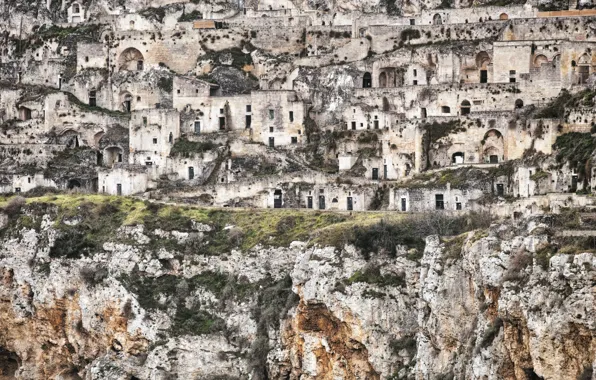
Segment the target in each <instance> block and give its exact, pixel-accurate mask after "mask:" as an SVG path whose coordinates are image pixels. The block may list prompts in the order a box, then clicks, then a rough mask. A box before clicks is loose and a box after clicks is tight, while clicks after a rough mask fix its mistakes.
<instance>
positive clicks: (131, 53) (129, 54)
mask: <svg viewBox="0 0 596 380" xmlns="http://www.w3.org/2000/svg"><path fill="white" fill-rule="evenodd" d="M143 67H144V58H143V54H142V53H141V52H140V51H138V50H137V49H135V48H128V49H126V50H124V51H123V52H122V53H121V54H120V57H119V58H118V68H119V69H120V70H128V71H142V70H143Z"/></svg>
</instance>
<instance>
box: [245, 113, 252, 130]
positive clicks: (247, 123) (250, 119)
mask: <svg viewBox="0 0 596 380" xmlns="http://www.w3.org/2000/svg"><path fill="white" fill-rule="evenodd" d="M251 124H252V116H250V115H246V128H250V126H251Z"/></svg>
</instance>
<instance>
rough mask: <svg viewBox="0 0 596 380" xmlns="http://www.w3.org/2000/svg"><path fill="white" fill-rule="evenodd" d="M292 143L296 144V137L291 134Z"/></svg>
mask: <svg viewBox="0 0 596 380" xmlns="http://www.w3.org/2000/svg"><path fill="white" fill-rule="evenodd" d="M292 144H298V137H296V136H292Z"/></svg>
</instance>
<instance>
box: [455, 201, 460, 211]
mask: <svg viewBox="0 0 596 380" xmlns="http://www.w3.org/2000/svg"><path fill="white" fill-rule="evenodd" d="M455 209H456V210H461V202H457V203H456V204H455Z"/></svg>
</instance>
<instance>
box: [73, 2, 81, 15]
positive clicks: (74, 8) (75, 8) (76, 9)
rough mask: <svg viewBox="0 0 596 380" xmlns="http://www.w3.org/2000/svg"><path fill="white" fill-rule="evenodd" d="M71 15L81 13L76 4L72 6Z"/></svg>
mask: <svg viewBox="0 0 596 380" xmlns="http://www.w3.org/2000/svg"><path fill="white" fill-rule="evenodd" d="M72 13H73V14H79V13H81V6H80V5H79V4H77V3H75V4H73V5H72Z"/></svg>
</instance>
